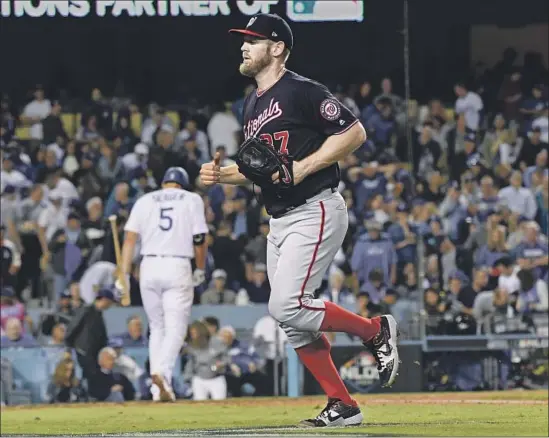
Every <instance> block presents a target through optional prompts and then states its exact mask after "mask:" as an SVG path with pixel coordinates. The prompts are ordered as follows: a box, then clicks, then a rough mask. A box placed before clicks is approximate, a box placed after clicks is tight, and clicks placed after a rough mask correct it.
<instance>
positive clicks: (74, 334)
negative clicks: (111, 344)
mask: <svg viewBox="0 0 549 438" xmlns="http://www.w3.org/2000/svg"><path fill="white" fill-rule="evenodd" d="M117 301H118V299H117V297H116V296H115V293H114V291H113V290H111V289H100V290H99V292H98V293H97V297H96V299H95V302H94V303H93V304H92V305H90V306H85V307H82V308H81V309H80V311H79V312H78V313H76V315H74V317H73V318H72V320H71V322H70V324H69V327H68V328H67V334H66V336H65V343H66V345H67V347H70V348H74V349H75V350H76V356H77V358H78V364H79V365H80V367H81V368H82V372H83V376H84V378H85V379H88V381H89V379H90V376H92V375H93V374H94V373H95V372H97V370H98V364H97V355H98V354H99V351H101V349H102V348H103V347H105V346H106V345H107V343H108V336H107V328H106V326H105V321H104V319H103V311H105V310H107V309H108V308H110V307H111V306H112V305H113V304H114V303H115V302H117ZM88 383H89V382H88Z"/></svg>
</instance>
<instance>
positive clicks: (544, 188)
mask: <svg viewBox="0 0 549 438" xmlns="http://www.w3.org/2000/svg"><path fill="white" fill-rule="evenodd" d="M536 202H537V205H538V217H537V223H538V224H539V225H540V227H541V232H542V233H543V234H544V235H548V234H549V175H544V177H543V180H542V184H541V187H540V188H538V190H537V193H536Z"/></svg>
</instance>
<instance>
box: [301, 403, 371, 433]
mask: <svg viewBox="0 0 549 438" xmlns="http://www.w3.org/2000/svg"><path fill="white" fill-rule="evenodd" d="M362 419H363V416H362V412H360V408H359V407H358V406H351V405H348V404H345V403H343V402H342V401H341V400H338V399H330V400H328V404H327V405H326V407H325V408H324V409H322V412H321V413H320V414H318V416H317V417H316V418H312V419H309V420H303V421H301V422H300V423H299V424H298V427H343V426H358V425H359V424H361V423H362Z"/></svg>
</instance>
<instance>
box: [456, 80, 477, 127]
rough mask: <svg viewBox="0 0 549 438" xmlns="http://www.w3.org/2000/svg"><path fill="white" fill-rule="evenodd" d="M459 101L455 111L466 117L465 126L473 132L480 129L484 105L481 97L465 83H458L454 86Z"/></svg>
mask: <svg viewBox="0 0 549 438" xmlns="http://www.w3.org/2000/svg"><path fill="white" fill-rule="evenodd" d="M454 92H455V93H456V96H457V100H456V106H455V111H456V113H458V114H463V115H464V116H465V125H466V126H467V128H468V129H470V130H471V131H477V130H478V129H479V127H480V121H481V115H482V113H481V111H482V110H483V109H484V104H483V102H482V99H481V97H480V96H479V95H478V94H477V93H475V92H474V91H470V90H469V89H468V87H467V85H465V83H464V82H458V83H456V84H455V86H454Z"/></svg>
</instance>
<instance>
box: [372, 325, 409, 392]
mask: <svg viewBox="0 0 549 438" xmlns="http://www.w3.org/2000/svg"><path fill="white" fill-rule="evenodd" d="M398 334H399V333H398V329H397V322H396V320H395V318H394V317H393V316H392V315H383V316H382V317H381V329H380V331H379V333H378V334H377V335H376V336H375V337H374V339H372V340H371V341H369V342H365V343H364V346H365V347H366V348H367V349H368V350H370V352H371V353H372V355H373V356H374V357H375V359H376V362H377V369H378V371H379V380H380V382H381V386H382V387H384V388H386V387H389V386H391V385H392V384H393V383H394V382H395V379H396V376H397V375H398V367H399V364H400V360H399V358H398V348H397V339H398Z"/></svg>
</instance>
